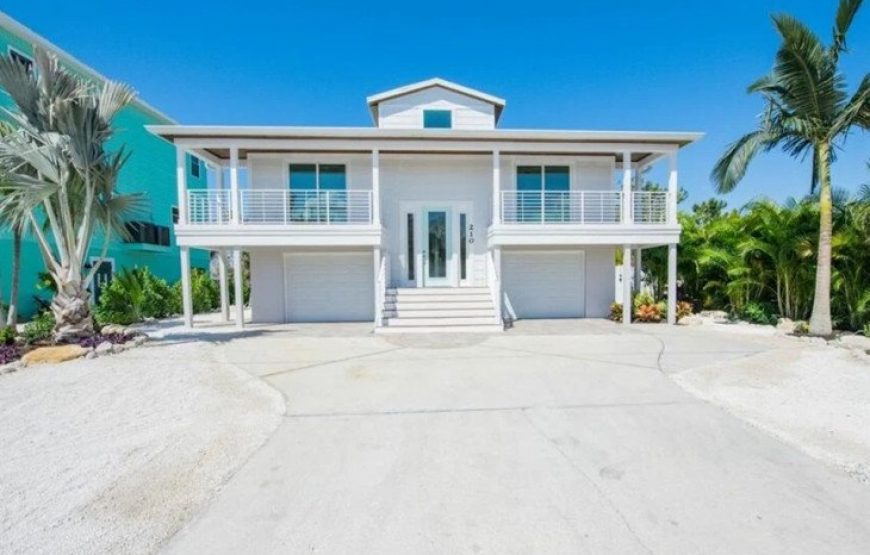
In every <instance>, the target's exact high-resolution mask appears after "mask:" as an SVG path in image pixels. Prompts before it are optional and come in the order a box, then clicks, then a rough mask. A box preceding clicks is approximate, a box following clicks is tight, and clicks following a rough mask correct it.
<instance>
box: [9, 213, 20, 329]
mask: <svg viewBox="0 0 870 555" xmlns="http://www.w3.org/2000/svg"><path fill="white" fill-rule="evenodd" d="M11 273H12V275H11V276H10V279H11V284H10V285H9V312H7V313H6V325H7V326H14V325H16V324H17V323H18V289H19V287H20V283H21V229H20V228H19V227H17V226H16V227H15V228H14V229H13V230H12V269H11Z"/></svg>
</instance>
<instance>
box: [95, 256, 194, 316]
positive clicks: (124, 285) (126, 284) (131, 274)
mask: <svg viewBox="0 0 870 555" xmlns="http://www.w3.org/2000/svg"><path fill="white" fill-rule="evenodd" d="M175 312H178V310H177V303H176V300H175V295H174V294H173V290H172V288H171V287H170V286H169V285H168V284H167V283H166V281H164V280H163V279H161V278H159V277H157V276H155V275H154V274H152V273H151V270H149V269H148V268H132V269H124V270H121V271H120V272H119V273H118V274H117V275H115V276H114V277H113V278H112V281H111V282H109V284H108V285H107V286H106V287H104V288H103V290H102V292H101V293H100V303H99V305H98V306H97V308H96V311H95V313H96V317H97V320H98V321H99V322H100V323H101V324H121V325H125V326H126V325H129V324H132V323H135V322H141V321H142V320H143V319H144V318H165V317H167V316H169V315H170V314H173V313H175Z"/></svg>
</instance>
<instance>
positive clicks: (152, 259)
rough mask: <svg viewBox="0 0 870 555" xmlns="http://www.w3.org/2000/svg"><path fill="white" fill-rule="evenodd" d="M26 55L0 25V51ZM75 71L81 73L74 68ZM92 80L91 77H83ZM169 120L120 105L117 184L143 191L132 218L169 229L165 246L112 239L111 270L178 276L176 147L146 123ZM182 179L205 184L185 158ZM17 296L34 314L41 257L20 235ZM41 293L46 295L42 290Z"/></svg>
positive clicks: (5, 238)
mask: <svg viewBox="0 0 870 555" xmlns="http://www.w3.org/2000/svg"><path fill="white" fill-rule="evenodd" d="M10 46H11V47H12V48H15V49H16V50H18V51H20V52H22V53H24V54H26V55H28V56H30V55H32V47H31V46H30V44H28V43H27V42H26V41H24V40H22V39H20V38H19V37H17V36H15V35H14V34H12V33H11V32H10V31H9V30H8V29H5V28H2V27H0V52H2V54H3V55H7V54H8V52H9V47H10ZM76 73H78V74H79V75H82V74H81V73H80V72H78V71H76ZM86 77H87V78H89V79H91V78H92V77H91V76H86ZM0 107H4V108H12V107H13V103H12V100H11V98H10V97H9V95H8V94H6V92H5V91H4V90H3V89H2V88H0ZM165 123H170V122H169V121H167V120H166V119H165V118H161V117H159V116H157V115H156V114H154V113H152V112H151V111H150V110H147V109H146V108H144V107H143V106H141V105H139V104H133V105H132V106H128V107H127V108H125V109H124V110H123V111H122V112H121V113H120V114H118V117H117V118H116V120H115V122H114V125H115V126H116V128H117V131H116V134H115V136H114V137H113V139H112V143H111V144H110V146H111V147H113V148H117V147H120V145H122V144H123V145H125V148H126V149H127V151H128V152H129V153H130V158H129V160H128V161H127V164H126V165H125V166H124V169H123V170H122V172H121V175H120V177H119V181H118V188H119V190H121V191H122V192H125V193H131V192H142V193H144V194H145V197H146V199H147V208H146V210H145V213H143V214H140V215H139V216H138V217H137V218H136V219H138V220H142V221H147V222H151V223H154V224H157V225H162V226H168V227H169V228H170V246H168V247H165V246H157V245H133V244H125V243H122V242H120V241H115V242H113V244H112V245H111V246H110V248H109V253H108V255H107V256H108V257H110V258H113V259H114V261H115V270H116V271H118V270H120V269H121V268H130V267H137V266H138V267H142V266H147V267H148V268H150V269H151V270H152V271H153V272H154V273H155V274H157V275H158V276H160V277H162V278H164V279H166V280H167V281H170V282H173V281H177V280H178V279H179V277H180V274H181V270H180V266H179V253H178V248H177V247H176V246H175V234H174V232H173V230H172V207H173V206H177V197H176V182H175V147H174V146H172V145H171V144H169V143H167V142H166V141H164V140H163V139H161V138H159V137H156V136H154V135H152V134H151V133H149V132H148V131H147V130H146V129H145V126H146V125H150V124H165ZM186 168H187V184H188V187H189V188H191V189H196V188H205V187H207V186H208V181H207V173H206V171H204V170H205V168H204V167H203V168H202V171H200V176H199V177H194V176H193V175H191V172H190V168H191V163H190V159H189V157H188V160H187V163H186ZM101 249H102V243H101V241H100V240H99V239H97V240H95V241H94V245H93V247H92V248H91V252H90V253H89V255H90V256H94V257H96V256H99V254H100V251H101ZM11 258H12V240H11V237H10V233H9V232H8V231H6V230H2V231H0V260H3V261H10V260H11ZM21 260H22V268H21V274H20V276H21V295H20V297H19V302H20V312H21V315H22V316H23V317H25V318H26V317H28V316H30V315H31V314H33V312H34V310H35V309H36V307H37V304H36V302H34V300H33V296H34V295H39V294H40V292H39V291H38V290H37V289H36V283H37V276H38V275H39V273H40V272H42V271H43V270H44V265H43V262H42V257H41V256H40V254H39V250H38V248H37V245H36V243H35V241H34V240H33V238H32V237H25V239H24V241H23V244H22V257H21ZM208 262H209V255H208V252H207V251H201V250H193V251H191V264H192V265H193V266H195V267H200V268H207V267H208ZM9 282H10V275H9V264H8V263H4V264H3V265H2V266H0V287H2V300H3V302H4V303H6V302H8V300H9V299H8V295H9ZM42 296H43V297H44V296H45V294H44V293H43V294H42Z"/></svg>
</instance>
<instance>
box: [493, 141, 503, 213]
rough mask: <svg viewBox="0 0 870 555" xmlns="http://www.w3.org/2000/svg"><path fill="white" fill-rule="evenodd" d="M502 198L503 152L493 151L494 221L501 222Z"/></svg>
mask: <svg viewBox="0 0 870 555" xmlns="http://www.w3.org/2000/svg"><path fill="white" fill-rule="evenodd" d="M500 198H501V152H499V151H498V150H493V151H492V223H493V225H497V224H500V223H501V219H502V214H500V213H499V199H500Z"/></svg>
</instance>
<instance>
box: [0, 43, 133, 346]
mask: <svg viewBox="0 0 870 555" xmlns="http://www.w3.org/2000/svg"><path fill="white" fill-rule="evenodd" d="M34 62H35V67H36V71H31V70H30V69H28V68H27V67H25V66H24V65H22V64H20V63H18V62H16V61H15V60H12V59H11V58H9V57H5V56H0V86H2V87H3V88H4V89H5V90H6V91H7V92H8V93H9V95H10V96H11V97H12V99H13V100H14V101H15V104H16V106H17V108H18V110H17V111H15V112H12V111H8V115H9V117H10V118H11V120H12V123H13V125H14V128H15V129H14V131H13V132H12V133H10V134H9V135H7V136H6V137H3V138H2V139H0V167H2V168H3V169H4V172H5V175H6V178H7V180H8V183H7V184H6V186H5V187H4V190H3V191H2V192H3V193H4V194H3V197H2V201H0V212H2V213H5V214H9V215H11V216H12V217H13V218H17V219H18V220H20V221H24V222H26V223H27V225H28V227H29V231H30V232H32V233H33V235H34V237H35V238H36V242H37V245H38V246H39V249H40V252H41V253H42V258H43V261H44V263H45V268H46V271H47V272H48V273H49V274H50V275H51V277H52V279H53V280H54V282H55V285H56V286H57V293H56V294H55V297H54V299H53V300H52V303H51V310H52V312H53V314H54V317H55V329H54V338H55V340H56V341H67V340H71V339H75V338H77V337H82V336H87V335H90V334H92V333H93V318H92V316H91V309H90V304H89V297H90V294H89V292H88V287H89V285H90V283H91V281H92V280H93V277H94V274H95V272H96V270H97V268H98V266H99V265H97V264H95V265H93V267H91V268H88V267H87V264H86V261H87V258H88V256H89V254H90V248H91V243H92V240H93V239H94V237H95V235H100V236H102V241H103V246H102V254H101V256H102V257H104V256H105V254H106V252H107V250H108V246H109V242H110V241H111V239H112V238H113V236H114V235H116V234H121V235H123V234H124V233H125V231H124V226H123V224H124V221H125V220H126V219H127V218H128V217H129V216H130V214H131V212H135V211H136V210H138V209H139V208H140V207H141V202H142V197H141V196H139V195H122V194H119V193H118V192H117V191H116V189H115V187H116V183H117V178H118V174H119V172H120V170H121V167H122V166H123V165H124V162H125V161H126V159H127V155H126V153H125V151H124V149H123V148H120V149H117V150H114V151H112V152H110V151H108V150H107V146H106V145H107V142H108V141H109V139H110V138H111V136H112V132H113V130H112V125H111V123H112V119H113V118H114V116H115V115H116V114H117V113H118V112H119V111H120V110H121V109H122V108H124V107H125V106H127V105H128V104H129V103H130V102H131V101H132V100H133V98H134V94H133V92H132V90H131V89H129V88H128V87H127V86H125V85H121V84H118V83H114V82H110V81H107V82H105V83H103V84H102V85H101V86H100V87H99V88H98V87H96V86H94V85H92V84H90V83H88V82H86V81H84V80H83V79H81V78H78V77H76V76H74V75H72V74H71V73H69V72H67V71H65V70H64V69H63V68H61V67H60V65H59V64H58V61H57V59H56V58H55V57H54V56H52V55H50V54H48V53H46V52H43V51H41V50H37V51H36V52H35V53H34Z"/></svg>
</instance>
